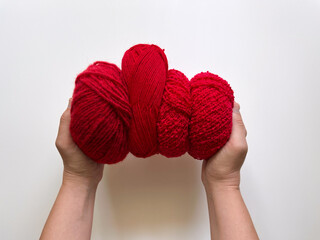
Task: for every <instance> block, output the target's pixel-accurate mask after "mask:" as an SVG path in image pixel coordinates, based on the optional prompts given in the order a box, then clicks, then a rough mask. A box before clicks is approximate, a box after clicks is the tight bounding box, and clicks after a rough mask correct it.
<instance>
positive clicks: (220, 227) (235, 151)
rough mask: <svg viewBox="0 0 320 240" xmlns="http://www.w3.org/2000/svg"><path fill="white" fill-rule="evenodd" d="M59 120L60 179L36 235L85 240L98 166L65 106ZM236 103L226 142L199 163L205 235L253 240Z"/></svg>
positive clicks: (100, 168) (98, 178)
mask: <svg viewBox="0 0 320 240" xmlns="http://www.w3.org/2000/svg"><path fill="white" fill-rule="evenodd" d="M71 101H72V99H71V98H70V99H69V105H68V107H67V109H66V110H65V111H64V113H63V114H62V116H61V118H60V126H59V131H58V135H57V138H56V147H57V149H58V151H59V153H60V155H61V157H62V159H63V165H64V170H63V180H62V185H61V187H60V190H59V193H58V196H57V198H56V200H55V203H54V205H53V207H52V209H51V211H50V214H49V217H48V219H47V221H46V223H45V226H44V228H43V230H42V234H41V236H40V239H41V240H48V239H55V240H59V239H61V240H64V239H68V240H72V239H77V240H82V239H83V240H87V239H90V237H91V231H92V220H93V209H94V202H95V195H96V190H97V187H98V184H99V182H100V181H101V179H102V176H103V167H104V165H102V164H98V163H95V162H94V161H92V160H91V159H89V158H88V157H87V156H86V155H85V154H84V153H83V152H82V151H81V150H80V149H79V148H78V147H77V145H76V144H75V143H74V142H73V140H72V137H71V135H70V132H69V125H70V106H71ZM239 109H240V106H239V104H238V103H236V102H235V104H234V108H233V118H232V119H233V127H232V134H231V136H230V139H229V141H228V142H227V143H226V145H225V146H224V147H223V148H222V149H220V150H219V151H218V152H217V153H216V154H215V155H214V156H213V157H211V158H210V159H209V160H204V161H203V164H202V174H201V180H202V183H203V185H204V188H205V192H206V195H207V203H208V209H209V218H210V231H211V239H214V240H224V239H228V240H233V239H236V240H242V239H246V240H254V239H259V238H258V235H257V233H256V231H255V228H254V225H253V223H252V220H251V217H250V214H249V212H248V210H247V208H246V205H245V203H244V201H243V199H242V196H241V192H240V188H239V185H240V169H241V166H242V164H243V162H244V160H245V157H246V154H247V151H248V145H247V142H246V135H247V131H246V128H245V126H244V124H243V121H242V118H241V114H240V112H239Z"/></svg>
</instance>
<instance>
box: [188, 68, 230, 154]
mask: <svg viewBox="0 0 320 240" xmlns="http://www.w3.org/2000/svg"><path fill="white" fill-rule="evenodd" d="M191 99H192V100H191V101H192V110H191V117H190V124H189V141H190V149H189V154H190V155H191V156H192V157H194V158H196V159H208V158H210V157H211V156H212V155H214V154H215V153H216V152H217V151H218V150H219V149H220V148H221V147H222V146H223V145H224V144H225V143H226V142H227V141H228V139H229V137H230V134H231V129H232V108H233V102H234V96H233V91H232V89H231V87H230V85H229V84H228V82H227V81H225V80H224V79H222V78H221V77H219V76H218V75H214V74H212V73H210V72H205V73H199V74H197V75H196V76H194V77H193V78H192V79H191Z"/></svg>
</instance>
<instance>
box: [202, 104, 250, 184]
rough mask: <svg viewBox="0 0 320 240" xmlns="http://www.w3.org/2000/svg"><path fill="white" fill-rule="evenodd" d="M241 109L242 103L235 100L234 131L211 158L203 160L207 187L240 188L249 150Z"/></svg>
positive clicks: (203, 175) (203, 171)
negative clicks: (241, 175) (242, 169)
mask: <svg viewBox="0 0 320 240" xmlns="http://www.w3.org/2000/svg"><path fill="white" fill-rule="evenodd" d="M239 110H240V105H239V104H238V103H236V102H234V107H233V113H232V122H233V123H232V132H231V135H230V138H229V140H228V142H227V143H226V144H225V145H224V146H223V147H222V148H221V149H220V150H219V151H218V152H217V153H216V154H215V155H213V156H212V157H211V158H210V159H208V160H204V161H203V164H202V174H201V179H202V182H203V184H204V186H205V188H212V187H220V186H223V187H224V186H227V187H235V188H239V185H240V169H241V166H242V164H243V162H244V160H245V157H246V155H247V152H248V145H247V141H246V136H247V130H246V128H245V126H244V123H243V121H242V117H241V114H240V111H239Z"/></svg>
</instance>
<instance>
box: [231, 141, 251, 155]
mask: <svg viewBox="0 0 320 240" xmlns="http://www.w3.org/2000/svg"><path fill="white" fill-rule="evenodd" d="M232 148H233V151H234V152H236V153H238V154H246V153H247V152H248V144H247V141H246V140H245V139H244V140H241V141H234V142H233V144H232Z"/></svg>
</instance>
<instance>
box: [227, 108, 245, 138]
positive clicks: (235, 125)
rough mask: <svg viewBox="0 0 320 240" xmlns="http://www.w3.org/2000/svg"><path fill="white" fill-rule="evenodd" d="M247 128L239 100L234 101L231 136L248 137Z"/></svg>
mask: <svg viewBox="0 0 320 240" xmlns="http://www.w3.org/2000/svg"><path fill="white" fill-rule="evenodd" d="M246 136H247V130H246V127H245V125H244V123H243V120H242V117H241V113H240V105H239V103H237V102H234V105H233V109H232V132H231V136H230V138H237V139H239V138H246Z"/></svg>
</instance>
